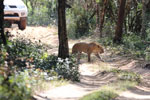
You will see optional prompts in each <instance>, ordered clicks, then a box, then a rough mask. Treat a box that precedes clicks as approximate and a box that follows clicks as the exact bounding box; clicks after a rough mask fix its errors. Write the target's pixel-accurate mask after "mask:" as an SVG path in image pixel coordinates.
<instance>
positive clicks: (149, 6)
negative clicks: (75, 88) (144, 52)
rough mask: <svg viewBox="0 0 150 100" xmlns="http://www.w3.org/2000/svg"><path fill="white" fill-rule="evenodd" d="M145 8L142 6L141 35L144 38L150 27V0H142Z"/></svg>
mask: <svg viewBox="0 0 150 100" xmlns="http://www.w3.org/2000/svg"><path fill="white" fill-rule="evenodd" d="M142 4H143V8H142V29H141V36H142V38H143V39H144V38H146V35H147V32H146V30H147V29H148V28H149V26H148V23H149V22H150V17H149V16H150V0H142Z"/></svg>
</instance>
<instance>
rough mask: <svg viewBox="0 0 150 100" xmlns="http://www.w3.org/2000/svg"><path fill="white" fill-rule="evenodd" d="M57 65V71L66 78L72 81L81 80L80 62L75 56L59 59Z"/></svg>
mask: <svg viewBox="0 0 150 100" xmlns="http://www.w3.org/2000/svg"><path fill="white" fill-rule="evenodd" d="M56 66H57V67H56V68H55V70H56V72H57V73H58V74H59V75H61V76H62V77H63V78H65V79H69V80H72V81H79V76H80V74H79V71H78V64H77V61H76V59H75V58H73V57H72V58H71V57H70V58H66V59H61V58H58V60H57V65H56Z"/></svg>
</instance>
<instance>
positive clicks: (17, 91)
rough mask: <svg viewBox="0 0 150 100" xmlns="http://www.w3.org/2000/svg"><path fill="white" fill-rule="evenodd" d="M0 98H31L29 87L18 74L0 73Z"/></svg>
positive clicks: (20, 99)
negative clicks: (4, 74) (5, 74)
mask: <svg viewBox="0 0 150 100" xmlns="http://www.w3.org/2000/svg"><path fill="white" fill-rule="evenodd" d="M0 100H32V99H31V89H30V88H29V87H27V86H26V84H25V80H24V78H23V77H22V76H20V75H15V74H13V75H11V76H8V77H7V78H6V77H5V76H3V75H0Z"/></svg>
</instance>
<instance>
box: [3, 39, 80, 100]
mask: <svg viewBox="0 0 150 100" xmlns="http://www.w3.org/2000/svg"><path fill="white" fill-rule="evenodd" d="M48 49H49V47H47V46H45V45H43V44H41V43H40V42H37V43H32V42H31V41H30V40H25V39H23V38H20V39H15V40H11V41H9V43H8V45H7V47H4V46H3V45H1V52H0V58H1V59H0V99H1V100H6V99H7V100H10V99H11V100H31V97H32V94H34V93H36V92H38V91H43V90H46V89H49V88H54V87H56V86H61V85H65V84H68V82H69V81H79V76H80V74H79V72H78V64H76V58H74V57H72V56H70V58H66V59H61V58H58V57H57V56H56V55H49V54H48V53H47V50H48ZM49 84H51V85H49ZM13 91H17V92H15V93H13Z"/></svg>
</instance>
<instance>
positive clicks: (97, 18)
mask: <svg viewBox="0 0 150 100" xmlns="http://www.w3.org/2000/svg"><path fill="white" fill-rule="evenodd" d="M99 30H100V3H99V2H98V3H97V4H96V32H98V33H100V32H99Z"/></svg>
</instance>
